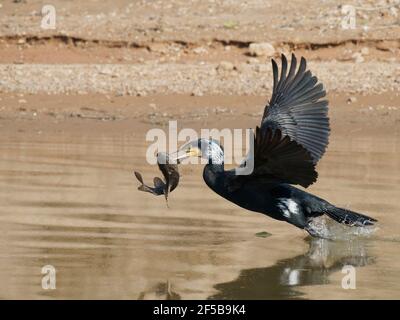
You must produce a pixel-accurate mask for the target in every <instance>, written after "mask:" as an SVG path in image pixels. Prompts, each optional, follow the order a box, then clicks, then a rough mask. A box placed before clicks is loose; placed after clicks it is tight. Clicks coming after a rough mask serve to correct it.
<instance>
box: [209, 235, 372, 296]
mask: <svg viewBox="0 0 400 320" xmlns="http://www.w3.org/2000/svg"><path fill="white" fill-rule="evenodd" d="M307 241H308V242H309V249H308V251H307V252H306V253H304V254H301V255H298V256H296V257H293V258H290V259H284V260H280V261H278V262H277V263H276V264H275V265H273V266H270V267H266V268H256V269H248V270H242V271H241V272H240V275H239V277H238V278H237V279H236V280H234V281H231V282H227V283H221V284H217V285H215V288H216V289H217V290H218V291H219V293H217V294H215V295H213V296H211V297H209V298H210V299H301V298H302V295H303V294H302V293H301V292H300V291H299V290H296V287H299V286H312V285H323V284H328V283H329V275H330V274H332V273H333V272H336V271H340V270H341V269H342V267H343V266H345V265H352V266H354V267H362V266H366V265H369V264H373V263H374V261H375V258H374V257H372V256H370V255H368V252H367V242H366V241H365V240H354V241H351V242H349V241H346V242H345V241H339V242H334V241H330V240H326V239H307Z"/></svg>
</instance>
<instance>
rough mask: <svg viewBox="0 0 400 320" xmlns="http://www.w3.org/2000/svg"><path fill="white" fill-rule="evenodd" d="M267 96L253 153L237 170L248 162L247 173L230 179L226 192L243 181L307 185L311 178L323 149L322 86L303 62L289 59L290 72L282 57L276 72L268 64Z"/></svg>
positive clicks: (325, 106)
mask: <svg viewBox="0 0 400 320" xmlns="http://www.w3.org/2000/svg"><path fill="white" fill-rule="evenodd" d="M272 68H273V75H274V83H273V93H272V97H271V100H270V103H269V104H268V105H267V106H266V107H265V110H264V115H263V118H262V121H261V127H260V128H258V127H257V128H256V134H255V137H254V152H253V154H249V155H248V157H247V160H246V161H245V163H244V164H243V165H242V167H243V166H244V165H245V164H247V163H249V162H248V161H249V160H250V157H251V158H252V160H254V169H253V172H252V173H251V174H250V175H236V176H231V179H230V181H229V183H230V185H229V188H230V189H231V190H233V189H236V188H238V187H240V186H241V185H242V184H243V183H246V182H249V181H251V182H253V181H254V182H262V183H263V184H269V183H289V184H299V185H301V186H303V187H308V186H309V185H311V184H312V183H314V182H315V181H316V180H317V177H318V174H317V172H316V170H315V166H316V164H317V162H318V160H319V159H320V158H321V157H322V155H323V154H324V152H325V149H326V147H327V145H328V138H329V132H330V129H329V119H328V116H327V113H328V102H327V101H326V100H320V99H321V98H322V97H324V96H325V91H324V90H323V86H322V84H317V82H318V80H317V78H316V77H315V76H312V74H311V72H310V71H306V60H305V59H304V58H301V61H300V66H299V68H298V70H297V71H296V69H297V60H296V57H295V56H294V55H292V61H291V65H290V70H289V72H287V71H288V70H287V68H288V64H287V60H286V57H285V56H284V55H282V70H281V74H280V77H279V74H278V66H277V64H276V62H275V61H274V60H272Z"/></svg>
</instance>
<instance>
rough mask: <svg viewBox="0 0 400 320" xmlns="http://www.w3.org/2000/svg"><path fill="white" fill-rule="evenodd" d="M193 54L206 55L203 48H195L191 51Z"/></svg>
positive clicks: (205, 50)
mask: <svg viewBox="0 0 400 320" xmlns="http://www.w3.org/2000/svg"><path fill="white" fill-rule="evenodd" d="M193 52H194V53H195V54H202V53H207V49H206V48H204V47H197V48H194V49H193Z"/></svg>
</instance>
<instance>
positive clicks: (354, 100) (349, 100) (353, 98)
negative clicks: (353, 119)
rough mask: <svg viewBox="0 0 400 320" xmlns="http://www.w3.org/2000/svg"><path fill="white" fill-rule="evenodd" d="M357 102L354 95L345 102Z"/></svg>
mask: <svg viewBox="0 0 400 320" xmlns="http://www.w3.org/2000/svg"><path fill="white" fill-rule="evenodd" d="M355 102H357V98H356V97H354V96H351V97H349V98H348V99H347V103H355Z"/></svg>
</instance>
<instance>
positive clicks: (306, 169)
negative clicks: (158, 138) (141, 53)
mask: <svg viewBox="0 0 400 320" xmlns="http://www.w3.org/2000/svg"><path fill="white" fill-rule="evenodd" d="M272 68H273V93H272V97H271V100H270V102H269V104H268V105H267V106H266V107H265V110H264V114H263V117H262V120H261V125H260V127H257V128H256V132H255V135H254V150H253V152H250V153H249V154H248V156H247V158H246V160H245V161H244V162H243V164H242V165H241V167H242V168H243V167H245V166H246V165H247V164H250V163H253V164H254V168H253V171H252V172H251V174H248V175H238V174H237V172H238V170H237V169H234V170H224V162H223V156H224V153H223V149H222V147H221V146H220V145H219V143H218V142H215V141H214V140H205V139H199V140H196V141H192V142H189V143H187V144H186V145H184V146H183V147H182V148H180V154H181V156H179V157H178V158H180V159H182V158H185V157H189V156H199V157H203V158H206V159H208V164H207V165H206V166H205V168H204V171H203V178H204V180H205V182H206V184H207V185H208V186H209V187H210V188H211V189H212V190H214V191H215V192H216V193H218V194H219V195H220V196H222V197H224V198H225V199H227V200H229V201H231V202H233V203H235V204H237V205H239V206H241V207H243V208H245V209H248V210H251V211H255V212H260V213H263V214H265V215H268V216H270V217H272V218H275V219H278V220H283V221H287V222H289V223H291V224H293V225H295V226H297V227H299V228H302V229H305V230H307V231H308V232H309V233H310V234H311V235H313V236H320V235H319V234H318V233H317V232H316V231H315V230H313V229H312V224H311V222H312V219H314V218H315V217H317V216H321V215H327V216H329V217H330V218H332V219H334V220H336V221H337V222H339V223H344V224H346V225H349V226H367V225H373V224H374V222H375V221H376V220H375V219H373V218H370V217H368V216H365V215H362V214H358V213H355V212H353V211H350V210H346V209H341V208H338V207H336V206H334V205H332V204H330V203H329V202H327V201H325V200H323V199H321V198H318V197H317V196H314V195H312V194H310V193H308V192H306V191H304V190H301V189H298V188H296V187H294V186H292V185H301V186H303V187H305V188H306V187H308V186H309V185H311V184H312V183H314V182H315V181H316V180H317V176H318V175H317V172H316V169H315V166H316V164H317V162H318V161H319V160H320V159H321V157H322V156H323V154H324V153H325V151H326V148H327V145H328V142H329V133H330V127H329V118H328V101H327V100H321V99H322V98H324V97H325V94H326V93H325V90H324V88H323V85H322V84H321V83H318V79H317V77H315V76H313V75H312V73H311V72H310V71H308V70H307V64H306V60H305V59H304V58H301V60H300V64H299V67H298V68H297V59H296V57H295V56H294V55H292V59H291V64H290V68H289V71H288V63H287V59H286V57H285V56H284V55H282V67H281V72H280V75H279V69H278V65H277V63H276V62H275V61H274V60H272Z"/></svg>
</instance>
